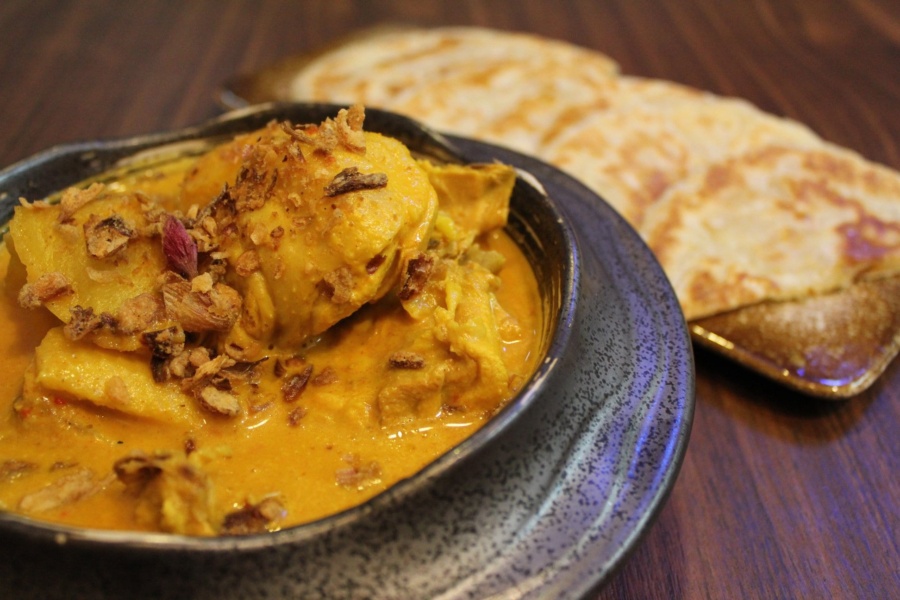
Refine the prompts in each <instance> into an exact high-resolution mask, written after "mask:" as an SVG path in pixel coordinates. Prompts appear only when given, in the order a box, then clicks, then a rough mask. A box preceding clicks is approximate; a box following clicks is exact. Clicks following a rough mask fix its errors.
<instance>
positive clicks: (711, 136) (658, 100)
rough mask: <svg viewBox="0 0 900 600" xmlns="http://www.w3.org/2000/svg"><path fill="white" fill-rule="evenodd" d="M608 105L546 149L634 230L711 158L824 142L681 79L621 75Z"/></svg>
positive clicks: (803, 129) (550, 159) (546, 156)
mask: <svg viewBox="0 0 900 600" xmlns="http://www.w3.org/2000/svg"><path fill="white" fill-rule="evenodd" d="M608 98H609V104H608V107H607V108H606V109H605V110H602V111H596V112H593V113H591V114H590V115H589V116H588V117H587V118H585V119H583V120H582V121H580V122H577V123H573V124H572V125H571V126H570V127H568V128H567V129H566V130H564V131H562V132H557V133H556V135H555V137H554V138H553V139H552V140H551V141H550V142H549V143H548V144H547V145H546V146H545V147H543V148H542V149H541V151H540V154H541V156H542V157H543V158H544V159H545V160H547V161H548V162H550V163H552V164H554V165H556V166H558V167H560V168H562V169H563V170H565V171H567V172H568V173H569V174H571V175H573V176H574V177H577V178H579V179H581V180H582V181H583V182H584V183H585V184H587V185H588V187H590V188H592V189H594V190H595V191H597V192H598V193H599V194H600V195H601V196H603V198H604V199H605V200H606V201H607V202H609V203H610V204H612V206H613V207H614V208H615V209H616V210H617V211H619V213H620V214H622V216H624V217H625V219H626V220H628V221H629V222H630V223H631V224H632V225H634V226H635V227H636V228H640V226H641V223H642V222H643V221H644V216H645V214H646V213H647V212H648V211H650V210H652V205H653V204H654V203H655V202H656V201H657V200H658V199H659V198H660V197H661V196H662V195H663V194H664V193H665V192H666V190H667V189H668V188H669V187H670V186H672V185H673V184H676V183H678V182H679V181H682V180H683V179H685V178H686V177H688V176H690V175H691V174H692V173H693V172H694V171H696V170H698V169H703V168H705V167H706V166H707V165H709V164H710V163H711V162H714V161H717V160H721V159H722V158H725V157H729V156H737V155H740V154H742V153H743V152H746V151H748V150H751V149H753V148H758V147H761V146H764V145H766V144H768V143H773V142H777V143H781V144H786V145H791V146H799V147H819V146H821V145H822V144H823V141H822V140H821V138H819V137H818V136H817V135H816V134H815V133H813V132H812V131H811V130H809V129H808V128H806V127H804V126H802V125H800V124H798V123H795V122H793V121H789V120H787V119H782V118H778V117H775V116H772V115H769V114H766V113H764V112H763V111H761V110H759V109H757V108H756V107H754V106H752V105H751V104H750V103H748V102H745V101H743V100H739V99H735V98H723V97H720V96H716V95H713V94H709V93H703V92H699V91H697V90H693V89H691V88H685V87H684V86H680V85H678V84H674V83H669V82H664V81H651V80H645V79H640V78H633V77H622V78H620V80H619V82H618V85H617V86H616V87H615V88H614V89H612V90H611V92H610V93H609V95H608Z"/></svg>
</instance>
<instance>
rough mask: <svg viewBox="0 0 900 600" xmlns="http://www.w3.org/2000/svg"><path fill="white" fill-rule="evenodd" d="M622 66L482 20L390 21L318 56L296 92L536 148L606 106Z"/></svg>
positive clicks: (526, 148) (296, 81)
mask: <svg viewBox="0 0 900 600" xmlns="http://www.w3.org/2000/svg"><path fill="white" fill-rule="evenodd" d="M617 73H618V65H617V64H616V63H615V62H614V61H613V60H612V59H610V58H609V57H607V56H605V55H603V54H601V53H599V52H593V51H590V50H587V49H585V48H580V47H578V46H575V45H573V44H568V43H565V42H560V41H555V40H549V39H546V38H542V37H538V36H534V35H528V34H522V33H512V32H500V31H496V30H491V29H482V28H478V27H443V28H436V29H392V30H382V31H379V32H377V33H375V34H373V35H369V36H360V37H358V38H355V39H353V40H352V41H350V42H349V43H347V44H345V45H342V46H340V47H339V48H337V49H335V50H334V51H332V52H327V53H324V54H321V55H319V56H318V57H317V58H315V59H313V60H312V61H311V62H310V63H308V64H307V65H306V67H305V68H304V69H303V70H302V71H301V72H300V73H298V74H297V75H296V77H295V78H294V79H293V81H292V82H291V93H292V94H293V95H294V97H296V98H302V99H305V100H320V101H330V102H342V103H352V102H361V103H363V104H365V105H367V106H371V107H376V108H385V109H389V110H392V111H395V112H400V113H404V114H407V115H410V116H413V117H416V118H419V119H421V120H423V121H424V122H425V123H427V124H428V125H430V126H431V127H433V128H436V129H439V130H441V131H448V132H453V133H458V134H462V135H467V136H470V137H475V138H477V139H482V140H488V141H493V142H496V143H502V144H505V145H508V146H510V147H513V148H515V149H518V150H520V151H524V152H529V153H534V152H535V150H536V149H537V145H538V143H539V142H540V139H541V135H542V132H543V131H545V130H547V129H548V128H549V127H554V126H558V124H559V123H561V122H563V121H564V120H565V119H566V118H569V117H570V116H571V114H572V113H573V112H574V113H578V114H582V113H586V112H588V111H591V110H596V109H602V108H603V106H604V105H605V102H606V100H605V96H606V92H605V90H606V87H607V86H608V85H610V84H611V83H613V82H614V81H615V77H616V75H617Z"/></svg>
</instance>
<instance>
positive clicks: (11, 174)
mask: <svg viewBox="0 0 900 600" xmlns="http://www.w3.org/2000/svg"><path fill="white" fill-rule="evenodd" d="M340 108H342V105H336V104H329V103H283V102H273V103H266V104H260V105H254V106H249V107H246V108H243V109H238V110H234V111H231V112H228V113H225V114H224V115H222V116H220V117H217V118H214V119H211V120H208V121H206V122H204V123H201V124H199V125H196V126H191V127H186V128H182V129H178V130H174V131H170V132H164V133H159V134H150V135H140V136H134V137H128V138H122V139H113V140H102V141H91V142H83V143H72V144H63V145H59V146H56V147H53V148H50V149H48V150H46V151H44V152H40V153H38V154H36V155H34V156H32V157H29V158H27V159H25V160H22V161H20V162H17V163H15V164H13V165H11V166H10V167H8V168H6V169H4V170H3V171H0V202H2V203H3V206H2V208H0V223H2V224H3V226H4V229H5V224H6V223H7V222H8V220H9V219H10V218H11V210H12V206H13V205H14V202H11V201H10V197H11V196H15V197H19V196H25V197H27V198H28V199H29V200H33V199H39V198H43V197H46V196H48V195H50V194H52V193H55V192H58V191H61V190H62V189H64V187H65V186H67V185H72V184H75V183H78V182H80V181H84V180H85V179H89V178H91V177H93V176H96V175H98V174H100V173H102V172H105V171H108V170H109V169H111V168H116V167H118V166H122V165H128V164H131V163H135V162H140V161H143V160H147V158H148V157H149V156H153V155H154V154H156V153H160V154H166V153H171V149H172V148H173V147H174V146H177V145H178V144H188V145H190V144H192V143H194V142H195V141H197V140H208V139H219V138H224V137H228V136H230V135H234V134H237V133H241V132H244V131H251V130H253V129H255V128H258V127H261V126H263V125H265V123H267V122H269V121H271V120H273V119H276V118H277V119H285V118H287V119H292V120H293V121H294V122H319V121H321V120H323V119H324V118H325V117H328V116H334V115H335V114H336V113H337V111H338V110H339V109H340ZM298 115H302V117H301V118H299V119H298V118H296V117H297V116H298ZM366 129H367V130H370V131H377V132H380V133H385V134H387V135H392V136H395V137H398V138H400V139H401V140H403V141H404V143H406V144H407V146H409V147H410V148H411V149H412V150H413V151H414V152H418V153H419V154H423V155H427V156H431V157H433V158H439V159H443V160H450V161H461V162H465V161H466V157H465V156H464V154H463V153H461V152H460V151H459V150H458V149H457V148H456V147H455V146H454V144H453V143H452V142H451V141H450V139H449V138H448V137H445V136H443V135H441V134H439V133H437V132H435V131H433V130H431V129H429V128H427V127H425V126H424V125H422V124H421V123H419V122H417V121H415V120H413V119H410V118H407V117H404V116H402V115H397V114H395V113H390V112H388V111H383V110H377V109H367V110H366ZM73 159H76V161H77V162H78V163H80V165H81V168H80V169H78V170H77V171H76V172H77V173H78V174H77V175H72V174H71V166H72V164H74V163H72V160H73ZM60 165H65V166H64V167H63V168H62V170H61V171H58V169H59V166H60ZM48 171H49V172H50V176H49V177H42V176H40V173H47V172H48ZM36 173H37V174H38V175H37V176H35V174H36ZM521 186H526V188H530V190H529V191H530V193H532V194H533V195H534V197H536V198H540V201H541V207H540V208H541V210H543V211H545V212H546V213H549V214H551V215H552V219H551V220H552V222H553V223H554V228H553V229H554V232H553V233H554V235H555V236H557V239H556V240H555V243H556V244H559V245H561V246H562V247H564V248H565V249H566V255H567V260H566V262H565V263H563V264H560V265H558V268H559V270H560V278H559V279H560V281H559V283H560V289H559V290H558V294H559V298H558V304H559V305H558V306H557V307H555V308H556V310H555V314H548V315H547V317H549V318H550V319H551V320H552V321H554V322H555V327H552V328H549V327H548V328H547V329H548V330H547V331H546V332H545V335H547V336H548V340H547V341H546V343H545V346H546V348H545V358H544V360H543V361H542V362H541V363H540V365H538V367H537V369H536V371H535V373H534V374H533V375H532V376H531V377H530V378H529V380H528V381H527V382H526V384H525V385H524V386H523V388H522V390H521V391H520V392H519V393H518V394H517V395H516V396H515V397H514V398H513V399H512V400H511V401H510V402H509V403H508V404H507V405H506V406H504V407H503V408H502V409H501V410H500V411H498V413H497V414H496V415H494V416H493V417H492V418H491V419H490V420H489V421H488V422H487V423H485V425H484V426H482V427H481V428H480V429H479V430H478V431H476V432H475V433H474V434H473V435H471V436H470V437H468V438H466V439H465V440H463V441H462V442H460V443H459V444H458V445H456V446H455V447H453V448H452V449H450V450H449V451H448V452H446V453H444V454H443V455H441V456H439V457H438V458H436V459H435V460H434V461H432V462H431V463H429V464H428V465H426V466H425V467H423V468H422V469H421V470H420V471H418V472H416V473H415V474H413V475H412V476H410V477H408V478H405V479H402V480H400V481H398V482H397V483H395V484H394V485H392V486H391V487H389V488H387V489H386V490H384V491H383V492H380V493H379V494H377V495H375V496H373V497H372V498H370V499H369V500H367V501H365V502H363V503H362V504H359V505H357V506H354V507H351V508H349V509H346V510H344V511H341V512H339V513H335V514H333V515H329V516H326V517H323V518H321V519H318V520H315V521H312V522H309V523H304V524H300V525H294V526H290V527H286V528H284V529H281V530H279V531H275V532H270V533H260V534H251V535H243V536H216V537H195V536H184V535H176V534H167V533H153V532H139V531H120V530H104V529H92V528H82V527H71V526H66V525H60V524H55V523H47V522H42V521H38V520H35V519H31V518H28V517H25V516H22V515H19V514H16V513H11V512H3V511H0V530H6V531H7V532H9V533H12V534H16V535H21V536H24V537H26V538H28V539H31V540H33V541H37V542H52V543H54V544H57V545H60V546H62V545H71V546H88V547H92V546H101V547H102V546H115V547H117V548H122V549H123V550H125V549H127V550H129V551H138V552H141V551H166V550H173V551H190V552H192V553H196V552H202V553H210V552H211V553H219V552H233V551H251V550H259V549H264V548H269V547H272V546H278V545H290V544H297V543H303V542H307V541H310V540H313V539H315V538H317V537H319V536H321V535H323V534H326V533H329V532H333V531H334V530H335V529H337V528H341V527H345V526H348V525H351V524H353V523H356V522H358V521H360V520H361V519H365V518H366V517H367V516H368V515H369V514H370V513H372V512H374V511H377V510H379V509H381V508H383V507H386V506H390V505H394V504H396V503H398V502H402V501H403V500H404V498H406V497H408V496H410V495H412V494H414V493H416V492H417V491H418V490H420V489H421V488H423V487H426V486H428V485H430V484H431V483H432V482H433V481H434V480H435V479H436V478H439V477H442V476H443V475H444V474H446V473H447V472H449V471H450V470H452V469H456V468H458V467H459V466H460V465H461V464H463V463H465V462H467V461H469V460H472V459H473V458H474V457H475V456H477V454H478V453H479V451H480V450H481V449H483V448H484V447H485V445H487V444H490V443H491V441H492V440H493V439H494V438H496V437H498V436H499V435H501V434H502V433H503V432H505V431H506V430H507V429H508V428H509V427H510V425H511V424H512V423H513V422H514V421H515V419H516V418H517V417H518V416H519V415H520V414H521V413H523V412H524V411H526V410H528V409H529V407H530V406H531V405H532V404H533V403H534V402H537V401H539V399H540V397H541V392H542V389H543V386H544V383H545V382H546V381H547V380H548V378H550V377H551V376H553V374H554V371H555V369H556V367H557V363H558V360H559V358H560V357H561V356H562V355H563V354H564V353H565V351H566V347H567V345H568V342H569V338H570V335H571V329H572V322H573V320H574V314H575V310H576V307H577V301H578V278H579V250H578V247H577V243H576V241H575V235H574V232H573V231H572V229H571V227H570V226H569V224H568V222H567V220H566V219H565V218H564V216H563V215H562V213H560V211H559V209H558V207H557V206H556V205H555V203H554V202H553V201H552V200H551V199H550V198H548V197H547V195H546V193H544V192H543V190H542V189H541V188H540V183H539V182H537V181H536V180H535V179H533V178H532V177H530V176H529V175H528V173H527V172H522V171H520V174H519V178H518V181H517V188H516V193H519V194H521V193H522V187H521ZM8 188H14V190H15V192H14V193H11V192H9V191H8ZM513 212H514V213H515V211H513ZM516 216H517V215H516V214H513V215H512V219H515V218H516ZM519 217H520V215H519ZM520 218H521V217H520ZM512 219H511V220H512ZM550 325H552V324H550Z"/></svg>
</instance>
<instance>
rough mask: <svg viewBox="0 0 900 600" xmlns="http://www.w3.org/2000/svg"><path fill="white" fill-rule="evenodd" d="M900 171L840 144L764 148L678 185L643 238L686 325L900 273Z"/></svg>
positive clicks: (710, 167) (650, 221)
mask: <svg viewBox="0 0 900 600" xmlns="http://www.w3.org/2000/svg"><path fill="white" fill-rule="evenodd" d="M898 199H900V174H898V173H896V172H895V171H892V170H890V169H887V168H884V167H880V166H878V165H874V164H872V163H870V162H867V161H865V160H863V159H862V158H861V157H859V156H858V155H856V154H854V153H852V152H849V151H847V150H843V149H841V148H838V147H836V146H832V145H825V144H823V145H822V146H821V147H819V148H811V149H810V148H791V147H786V146H778V145H766V146H763V147H761V148H759V149H754V150H752V151H748V152H747V153H745V154H742V155H740V156H736V157H733V158H727V159H724V160H721V161H717V162H715V161H714V162H710V164H708V165H707V166H706V167H705V168H702V169H697V170H695V171H694V172H693V173H692V174H690V175H689V176H688V177H686V178H685V179H683V180H682V181H680V182H678V183H677V184H675V185H674V186H672V187H671V188H670V189H669V190H668V191H667V192H666V194H665V195H664V196H663V197H662V198H661V199H660V200H659V202H658V203H657V204H656V206H655V208H654V210H653V211H652V212H651V213H648V215H647V219H646V220H645V221H644V225H643V227H642V230H641V231H642V233H643V235H644V237H645V238H646V239H647V242H648V244H649V245H650V247H651V248H652V249H653V251H654V253H655V254H656V256H657V258H659V260H660V263H661V264H662V266H663V268H664V269H665V271H666V274H667V275H668V276H669V278H670V280H671V281H672V284H673V286H674V287H675V291H676V293H677V295H678V298H679V300H680V301H681V305H682V308H683V309H684V313H685V317H686V318H687V319H689V320H690V319H696V318H700V317H704V316H708V315H712V314H715V313H719V312H723V311H726V310H730V309H733V308H737V307H739V306H744V305H747V304H753V303H756V302H760V301H761V300H788V299H795V298H799V297H802V296H807V295H811V294H816V293H821V292H826V291H830V290H835V289H839V288H843V287H846V286H848V285H850V284H852V283H853V282H855V281H857V280H858V279H860V278H872V277H881V276H885V275H888V274H893V273H897V272H898V271H900V202H898Z"/></svg>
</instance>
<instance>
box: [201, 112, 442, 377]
mask: <svg viewBox="0 0 900 600" xmlns="http://www.w3.org/2000/svg"><path fill="white" fill-rule="evenodd" d="M360 111H361V109H356V111H354V109H351V110H350V111H342V112H341V114H340V115H339V116H338V118H337V120H336V121H331V120H327V121H326V122H325V123H323V124H321V125H318V126H303V127H300V128H293V127H292V126H290V125H288V124H278V123H273V124H271V125H269V126H268V127H266V128H265V129H264V130H262V131H259V132H255V133H252V134H249V135H245V136H242V137H239V138H237V139H235V140H234V141H233V142H232V143H230V144H225V145H224V146H222V147H220V148H218V149H216V150H214V151H213V152H212V153H210V154H208V155H206V156H204V157H203V158H201V159H200V160H199V161H198V163H197V165H196V168H195V169H194V170H193V171H192V172H191V174H189V176H188V178H187V179H186V180H185V183H184V187H183V201H184V203H185V204H189V203H194V202H197V201H200V200H204V199H205V200H206V201H208V200H209V198H208V196H209V194H211V193H214V192H213V190H215V189H216V188H217V187H218V186H216V185H215V184H213V183H211V182H210V181H209V180H210V179H218V180H221V178H222V177H228V176H229V175H233V177H231V179H230V181H231V182H232V184H231V185H230V187H228V188H227V189H226V190H225V191H224V192H223V193H222V194H220V195H219V196H217V197H216V199H215V200H214V201H213V202H212V203H211V204H208V205H207V208H206V209H204V211H202V212H203V213H204V214H211V215H213V216H214V217H215V219H216V221H217V228H218V231H220V232H222V233H221V234H220V236H219V240H218V242H219V251H220V252H222V253H223V254H224V255H226V256H227V258H228V261H229V264H230V266H231V269H230V271H229V275H228V282H229V284H230V285H232V286H233V287H235V288H236V289H237V290H238V291H239V292H240V293H241V295H242V296H243V298H244V306H243V311H242V315H241V317H240V319H239V321H238V323H237V325H236V326H235V328H234V330H233V331H232V332H231V334H230V335H229V336H228V337H227V340H226V342H225V345H226V346H230V347H231V348H232V349H233V348H234V347H239V348H242V349H243V350H244V357H245V358H247V359H250V360H253V359H255V358H259V357H260V356H261V355H262V352H263V350H264V349H266V348H268V347H270V346H275V347H278V348H295V347H297V346H299V345H301V344H302V343H303V342H304V341H306V340H307V339H308V338H310V337H311V336H315V335H317V334H320V333H322V332H323V331H325V330H326V329H328V328H329V327H330V326H332V325H333V324H335V323H336V322H338V321H340V320H341V319H343V318H345V317H347V316H349V315H350V314H352V313H353V312H355V311H356V310H357V309H359V308H360V307H361V306H363V305H364V304H366V303H369V302H373V301H376V300H378V299H379V298H381V297H383V296H384V295H385V294H386V293H387V292H388V291H389V290H390V289H391V288H393V287H395V286H396V285H397V283H398V282H399V280H400V276H401V274H402V273H403V271H404V270H405V268H406V263H407V262H408V260H409V259H410V257H412V256H415V255H416V254H418V253H419V252H420V251H421V250H422V249H423V248H424V246H425V245H426V244H427V242H428V236H429V232H430V230H431V228H432V224H433V221H434V218H435V214H436V210H437V195H436V193H435V191H434V188H433V187H432V185H431V183H430V182H429V179H428V176H427V174H426V173H425V172H424V171H423V169H422V167H421V166H420V165H419V164H418V163H417V161H416V160H415V159H413V158H412V156H411V155H410V153H409V151H408V150H407V149H406V148H405V147H404V146H403V145H402V144H401V143H400V142H398V141H396V140H393V139H390V138H387V137H384V136H381V135H379V134H375V133H369V132H365V133H364V132H363V131H362V130H361V112H360ZM201 217H203V215H202V214H201ZM254 349H255V350H254Z"/></svg>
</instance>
